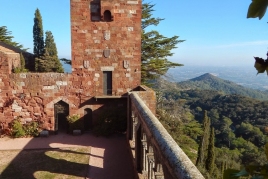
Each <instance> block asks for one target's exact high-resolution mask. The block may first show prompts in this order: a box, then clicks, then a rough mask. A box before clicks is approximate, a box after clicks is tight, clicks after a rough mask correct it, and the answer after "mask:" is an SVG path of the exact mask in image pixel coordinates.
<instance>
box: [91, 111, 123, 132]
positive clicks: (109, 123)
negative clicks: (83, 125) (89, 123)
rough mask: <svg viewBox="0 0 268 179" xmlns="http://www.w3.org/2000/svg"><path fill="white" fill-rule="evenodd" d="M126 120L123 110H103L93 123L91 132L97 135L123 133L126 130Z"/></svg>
mask: <svg viewBox="0 0 268 179" xmlns="http://www.w3.org/2000/svg"><path fill="white" fill-rule="evenodd" d="M126 127H127V120H126V114H125V110H124V109H121V110H116V109H112V110H107V111H105V112H103V113H102V114H101V115H100V116H99V118H98V120H97V121H96V124H95V125H94V129H93V132H94V133H95V134H96V135H97V136H106V137H108V136H110V135H112V134H114V133H116V132H119V133H123V132H125V131H126Z"/></svg>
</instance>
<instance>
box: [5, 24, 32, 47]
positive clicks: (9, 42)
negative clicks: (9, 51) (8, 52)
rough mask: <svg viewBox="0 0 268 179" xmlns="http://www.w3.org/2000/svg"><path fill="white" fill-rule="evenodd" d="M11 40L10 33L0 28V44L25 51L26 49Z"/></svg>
mask: <svg viewBox="0 0 268 179" xmlns="http://www.w3.org/2000/svg"><path fill="white" fill-rule="evenodd" d="M13 38H14V37H13V36H12V35H11V32H10V31H8V30H7V27H6V26H1V27H0V41H1V42H4V43H6V44H8V45H12V46H14V47H17V48H20V49H22V50H27V49H24V48H23V46H22V45H21V44H19V43H17V42H14V41H13Z"/></svg>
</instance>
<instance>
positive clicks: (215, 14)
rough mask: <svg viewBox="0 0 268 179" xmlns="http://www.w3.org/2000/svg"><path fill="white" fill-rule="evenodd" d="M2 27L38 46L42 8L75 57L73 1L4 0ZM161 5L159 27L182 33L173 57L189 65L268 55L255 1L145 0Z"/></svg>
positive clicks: (48, 26)
mask: <svg viewBox="0 0 268 179" xmlns="http://www.w3.org/2000/svg"><path fill="white" fill-rule="evenodd" d="M0 2H1V6H0V26H7V28H8V30H9V31H11V32H12V35H13V36H14V40H15V41H16V42H19V43H21V44H23V45H24V47H26V48H29V50H28V51H29V52H32V48H33V34H32V29H33V18H34V12H35V10H36V8H39V10H40V12H41V15H42V18H43V29H44V32H45V31H47V30H49V31H51V32H52V33H53V36H54V39H55V42H56V44H57V49H58V55H59V57H65V58H70V57H71V34H70V1H69V0H25V1H22V0H19V1H18V0H0ZM145 2H150V3H152V4H155V6H154V10H155V11H154V13H153V16H154V17H160V18H164V20H163V21H161V23H160V24H159V25H158V26H156V27H150V29H154V30H157V31H159V32H160V33H161V34H162V35H164V36H166V37H172V36H175V35H177V36H179V39H180V40H185V42H183V43H180V44H178V45H177V47H178V48H177V49H175V50H173V52H174V55H173V57H170V58H169V60H171V61H173V62H177V63H181V64H184V65H188V66H189V65H190V66H191V65H200V66H253V65H254V58H253V56H258V57H262V58H266V52H267V50H268V24H267V21H268V13H267V15H265V16H264V17H263V19H262V20H259V19H257V18H254V19H247V18H246V15H247V10H248V6H249V4H250V3H251V0H237V1H236V0H224V1H215V0H169V1H163V0H145Z"/></svg>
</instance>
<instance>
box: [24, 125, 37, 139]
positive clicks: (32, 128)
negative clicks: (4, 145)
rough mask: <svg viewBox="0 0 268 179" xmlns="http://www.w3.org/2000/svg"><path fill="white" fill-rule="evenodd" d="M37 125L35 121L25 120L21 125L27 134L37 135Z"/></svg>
mask: <svg viewBox="0 0 268 179" xmlns="http://www.w3.org/2000/svg"><path fill="white" fill-rule="evenodd" d="M38 127H39V125H38V123H37V122H36V121H31V122H27V123H26V124H24V125H23V130H24V131H25V134H26V135H27V136H33V137H37V136H38V135H39V128H38Z"/></svg>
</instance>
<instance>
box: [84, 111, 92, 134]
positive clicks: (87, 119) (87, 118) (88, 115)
mask: <svg viewBox="0 0 268 179" xmlns="http://www.w3.org/2000/svg"><path fill="white" fill-rule="evenodd" d="M84 114H85V115H84V128H85V131H88V130H89V129H92V110H91V109H89V108H86V109H85V111H84Z"/></svg>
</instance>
